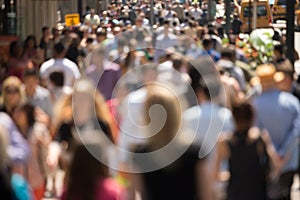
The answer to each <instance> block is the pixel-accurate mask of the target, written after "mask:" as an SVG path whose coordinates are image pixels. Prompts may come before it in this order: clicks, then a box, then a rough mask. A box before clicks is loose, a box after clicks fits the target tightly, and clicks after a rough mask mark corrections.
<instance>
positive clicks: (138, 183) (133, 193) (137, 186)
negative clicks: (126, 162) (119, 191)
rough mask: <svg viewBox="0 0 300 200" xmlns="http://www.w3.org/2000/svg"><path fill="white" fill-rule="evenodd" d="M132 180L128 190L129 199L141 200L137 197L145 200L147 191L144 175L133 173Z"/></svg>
mask: <svg viewBox="0 0 300 200" xmlns="http://www.w3.org/2000/svg"><path fill="white" fill-rule="evenodd" d="M130 180H131V184H130V186H129V188H128V199H129V200H135V199H139V198H137V197H141V199H144V198H143V197H145V190H144V183H143V178H142V175H141V174H138V173H132V174H130Z"/></svg>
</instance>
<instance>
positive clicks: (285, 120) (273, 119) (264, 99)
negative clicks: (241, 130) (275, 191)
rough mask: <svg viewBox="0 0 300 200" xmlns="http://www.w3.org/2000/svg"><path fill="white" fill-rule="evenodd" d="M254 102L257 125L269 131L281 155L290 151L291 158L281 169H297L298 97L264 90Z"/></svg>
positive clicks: (299, 122)
mask: <svg viewBox="0 0 300 200" xmlns="http://www.w3.org/2000/svg"><path fill="white" fill-rule="evenodd" d="M253 103H254V107H255V108H256V114H257V117H256V125H257V126H258V127H259V128H262V129H266V130H267V131H268V132H269V134H270V136H271V138H272V141H273V143H274V146H275V149H276V150H277V152H278V153H279V155H281V156H284V155H287V154H288V153H290V159H289V160H288V161H287V163H286V164H285V165H284V166H283V168H282V170H281V171H282V172H287V171H290V170H295V169H297V167H298V159H299V156H298V154H299V151H298V146H297V141H298V140H297V139H298V137H299V133H300V106H299V101H298V99H297V98H296V97H294V96H293V95H292V94H290V93H287V92H281V91H278V90H275V89H274V90H270V91H266V92H263V93H262V95H260V96H257V97H256V98H255V99H254V102H253Z"/></svg>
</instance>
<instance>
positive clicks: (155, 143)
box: [145, 84, 182, 148]
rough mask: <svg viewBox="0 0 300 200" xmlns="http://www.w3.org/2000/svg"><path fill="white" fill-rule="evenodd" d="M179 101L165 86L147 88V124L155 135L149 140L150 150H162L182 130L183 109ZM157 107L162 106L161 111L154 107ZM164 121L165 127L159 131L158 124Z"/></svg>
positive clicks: (155, 85)
mask: <svg viewBox="0 0 300 200" xmlns="http://www.w3.org/2000/svg"><path fill="white" fill-rule="evenodd" d="M179 99H180V98H179V97H178V96H176V94H175V93H173V92H172V91H171V90H170V89H169V88H167V87H164V86H163V85H158V84H153V85H148V86H147V99H146V103H145V122H146V124H147V125H149V131H150V133H151V134H155V135H153V136H152V137H151V138H150V139H149V142H148V144H149V145H150V148H161V147H163V146H165V145H167V144H168V143H169V142H170V141H171V140H172V139H173V138H174V137H175V135H176V134H177V133H178V131H179V130H180V127H181V114H182V107H181V104H180V100H179ZM156 105H159V106H160V107H157V108H158V109H159V110H156V109H155V108H154V107H153V106H156ZM152 108H153V109H154V110H152ZM161 109H164V111H163V112H164V113H165V115H162V110H161ZM163 120H165V121H164V124H163V126H162V127H161V129H160V130H157V128H158V127H157V124H160V123H161V122H162V121H163ZM150 123H151V124H150Z"/></svg>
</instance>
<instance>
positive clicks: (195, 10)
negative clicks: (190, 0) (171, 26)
mask: <svg viewBox="0 0 300 200" xmlns="http://www.w3.org/2000/svg"><path fill="white" fill-rule="evenodd" d="M202 14H203V11H202V10H201V9H200V8H199V6H198V4H197V3H194V4H193V8H192V9H191V10H190V15H191V16H192V17H194V19H195V20H196V21H197V22H199V21H200V19H201V17H202Z"/></svg>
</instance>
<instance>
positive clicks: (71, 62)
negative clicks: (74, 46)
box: [62, 58, 78, 68]
mask: <svg viewBox="0 0 300 200" xmlns="http://www.w3.org/2000/svg"><path fill="white" fill-rule="evenodd" d="M62 63H63V64H64V65H65V66H67V67H76V68H78V67H77V65H76V63H74V62H73V61H71V60H69V59H68V58H64V59H63V60H62Z"/></svg>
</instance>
